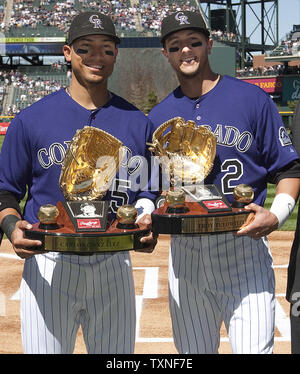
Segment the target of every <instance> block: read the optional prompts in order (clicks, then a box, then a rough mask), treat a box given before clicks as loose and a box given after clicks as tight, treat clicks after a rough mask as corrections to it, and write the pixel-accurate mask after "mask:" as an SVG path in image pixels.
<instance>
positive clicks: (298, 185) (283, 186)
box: [276, 178, 300, 201]
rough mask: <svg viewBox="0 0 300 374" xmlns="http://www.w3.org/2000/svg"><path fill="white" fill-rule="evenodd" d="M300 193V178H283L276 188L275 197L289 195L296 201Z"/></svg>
mask: <svg viewBox="0 0 300 374" xmlns="http://www.w3.org/2000/svg"><path fill="white" fill-rule="evenodd" d="M299 192H300V178H284V179H281V180H280V181H279V182H278V184H277V187H276V195H278V194H280V193H286V194H289V195H290V196H291V197H292V198H293V199H294V200H295V201H297V199H298V197H299Z"/></svg>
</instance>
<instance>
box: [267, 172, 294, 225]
mask: <svg viewBox="0 0 300 374" xmlns="http://www.w3.org/2000/svg"><path fill="white" fill-rule="evenodd" d="M299 190H300V178H284V179H281V180H280V181H279V182H278V184H277V188H276V195H275V198H274V200H273V203H272V206H271V208H270V212H271V213H273V214H274V215H275V216H276V217H277V219H278V228H280V227H281V226H282V225H283V224H284V223H285V221H286V220H287V219H288V218H289V216H290V215H291V213H292V211H293V210H294V207H295V204H296V201H297V199H298V196H299Z"/></svg>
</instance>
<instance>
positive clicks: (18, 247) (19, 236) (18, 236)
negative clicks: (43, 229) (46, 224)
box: [11, 221, 45, 259]
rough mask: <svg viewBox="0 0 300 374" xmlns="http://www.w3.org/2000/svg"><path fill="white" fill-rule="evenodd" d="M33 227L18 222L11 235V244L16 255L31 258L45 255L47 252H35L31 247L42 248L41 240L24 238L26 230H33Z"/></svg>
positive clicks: (25, 222)
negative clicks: (40, 254)
mask: <svg viewBox="0 0 300 374" xmlns="http://www.w3.org/2000/svg"><path fill="white" fill-rule="evenodd" d="M31 228H32V225H31V224H30V223H28V222H27V221H18V222H17V223H16V226H15V229H14V231H13V233H12V235H11V243H12V245H13V249H14V251H15V252H16V254H17V255H18V256H19V257H21V258H23V259H26V258H29V257H31V256H34V255H37V254H39V253H45V251H33V250H30V249H29V248H30V247H36V246H41V245H42V242H41V241H39V240H31V239H26V238H25V237H24V231H25V229H31Z"/></svg>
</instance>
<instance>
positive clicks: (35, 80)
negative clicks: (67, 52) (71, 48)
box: [0, 65, 69, 115]
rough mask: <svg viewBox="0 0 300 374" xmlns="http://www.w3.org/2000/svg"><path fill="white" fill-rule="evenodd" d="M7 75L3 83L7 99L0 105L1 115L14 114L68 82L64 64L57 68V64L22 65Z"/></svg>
mask: <svg viewBox="0 0 300 374" xmlns="http://www.w3.org/2000/svg"><path fill="white" fill-rule="evenodd" d="M9 76H10V77H9V80H8V82H6V83H3V86H4V87H5V92H6V93H7V94H8V95H9V100H7V102H6V105H5V107H2V113H1V112H0V114H1V115H15V114H17V113H18V112H19V111H20V110H22V109H24V108H26V107H27V106H28V105H31V104H32V103H34V102H35V101H37V100H39V99H41V98H42V97H44V96H46V95H48V94H50V93H52V92H55V91H57V90H59V89H60V88H62V87H66V86H67V85H68V84H69V81H68V79H69V78H68V75H67V72H66V68H65V66H61V67H60V68H59V69H58V65H56V66H55V65H52V66H45V67H33V66H23V67H22V68H19V69H18V71H13V72H10V74H9ZM0 98H1V85H0ZM0 104H1V101H0Z"/></svg>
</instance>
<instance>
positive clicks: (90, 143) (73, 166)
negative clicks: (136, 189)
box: [59, 126, 125, 200]
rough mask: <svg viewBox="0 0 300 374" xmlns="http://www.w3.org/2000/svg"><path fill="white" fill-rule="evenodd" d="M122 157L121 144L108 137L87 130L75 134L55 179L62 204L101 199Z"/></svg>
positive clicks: (122, 149)
mask: <svg viewBox="0 0 300 374" xmlns="http://www.w3.org/2000/svg"><path fill="white" fill-rule="evenodd" d="M124 156H125V147H123V146H122V142H121V141H120V140H118V139H117V138H115V137H114V136H112V135H110V134H109V133H107V132H105V131H103V130H100V129H97V128H95V127H90V126H85V127H84V128H83V129H81V130H77V132H76V134H75V136H74V137H73V139H72V141H71V143H70V145H69V147H68V149H67V152H66V156H65V159H64V162H63V166H62V170H61V174H60V178H59V186H60V188H61V190H62V192H63V194H64V197H65V198H66V200H95V199H101V198H103V197H104V196H105V194H106V192H107V190H108V189H109V187H110V184H111V182H112V180H113V178H114V177H115V175H116V173H117V172H118V170H119V167H120V164H121V162H122V160H123V158H124Z"/></svg>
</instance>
